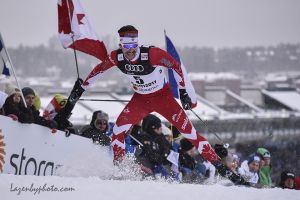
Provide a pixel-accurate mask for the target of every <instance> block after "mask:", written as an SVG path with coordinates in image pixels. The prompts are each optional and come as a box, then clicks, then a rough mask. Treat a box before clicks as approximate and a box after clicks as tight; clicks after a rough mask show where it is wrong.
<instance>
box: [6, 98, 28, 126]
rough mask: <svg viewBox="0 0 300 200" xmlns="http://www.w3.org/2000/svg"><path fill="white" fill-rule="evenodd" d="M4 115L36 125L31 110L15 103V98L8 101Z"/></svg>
mask: <svg viewBox="0 0 300 200" xmlns="http://www.w3.org/2000/svg"><path fill="white" fill-rule="evenodd" d="M3 109H4V113H5V115H6V116H8V115H10V114H13V115H16V116H17V117H18V120H19V122H21V123H34V117H33V114H32V112H31V110H30V109H28V108H25V106H24V105H23V104H22V103H21V102H20V103H13V96H10V97H8V98H7V99H6V101H5V103H4V105H3Z"/></svg>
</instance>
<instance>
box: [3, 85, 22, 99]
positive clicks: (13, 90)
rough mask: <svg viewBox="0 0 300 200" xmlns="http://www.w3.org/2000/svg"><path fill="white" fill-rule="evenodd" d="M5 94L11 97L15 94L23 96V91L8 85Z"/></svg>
mask: <svg viewBox="0 0 300 200" xmlns="http://www.w3.org/2000/svg"><path fill="white" fill-rule="evenodd" d="M5 93H6V94H7V95H8V97H10V96H11V95H13V94H16V93H19V94H21V91H20V90H19V88H16V87H14V86H13V85H7V86H6V88H5Z"/></svg>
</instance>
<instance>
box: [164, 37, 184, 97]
mask: <svg viewBox="0 0 300 200" xmlns="http://www.w3.org/2000/svg"><path fill="white" fill-rule="evenodd" d="M165 36H166V45H167V52H168V53H169V54H170V55H171V56H172V57H173V58H174V59H175V60H176V61H177V62H178V63H181V60H180V58H179V55H178V53H177V51H176V49H175V47H174V45H173V43H172V41H171V40H170V38H169V37H168V36H167V35H165ZM168 74H169V83H170V86H171V90H172V94H173V96H174V97H175V98H177V99H178V98H179V90H178V84H177V82H176V79H175V76H174V71H173V69H168Z"/></svg>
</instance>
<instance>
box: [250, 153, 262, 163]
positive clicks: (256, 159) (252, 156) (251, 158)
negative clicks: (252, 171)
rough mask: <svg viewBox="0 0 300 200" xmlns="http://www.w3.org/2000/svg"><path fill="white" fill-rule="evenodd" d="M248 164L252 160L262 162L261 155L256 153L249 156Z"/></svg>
mask: <svg viewBox="0 0 300 200" xmlns="http://www.w3.org/2000/svg"><path fill="white" fill-rule="evenodd" d="M247 160H248V165H249V164H251V163H252V162H257V163H259V162H260V160H261V159H260V157H259V156H258V155H256V154H251V155H250V156H249V157H248V159H247Z"/></svg>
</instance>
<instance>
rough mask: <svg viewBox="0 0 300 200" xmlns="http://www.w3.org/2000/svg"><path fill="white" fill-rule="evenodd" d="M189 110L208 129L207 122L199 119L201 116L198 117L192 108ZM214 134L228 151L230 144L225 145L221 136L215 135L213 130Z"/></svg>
mask: <svg viewBox="0 0 300 200" xmlns="http://www.w3.org/2000/svg"><path fill="white" fill-rule="evenodd" d="M189 110H190V111H192V113H193V114H194V115H195V116H196V117H197V118H198V119H199V120H200V121H201V123H202V124H204V126H206V127H207V128H208V125H207V123H206V122H205V121H203V120H202V119H201V118H200V117H199V115H198V114H197V113H196V112H195V111H193V110H192V108H190V109H189ZM213 134H214V135H215V136H216V138H217V139H218V140H219V141H220V142H221V143H222V144H223V146H224V147H225V148H226V149H228V147H229V144H228V143H224V141H223V140H222V139H221V138H220V136H219V135H218V134H217V133H215V131H214V130H213Z"/></svg>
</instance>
